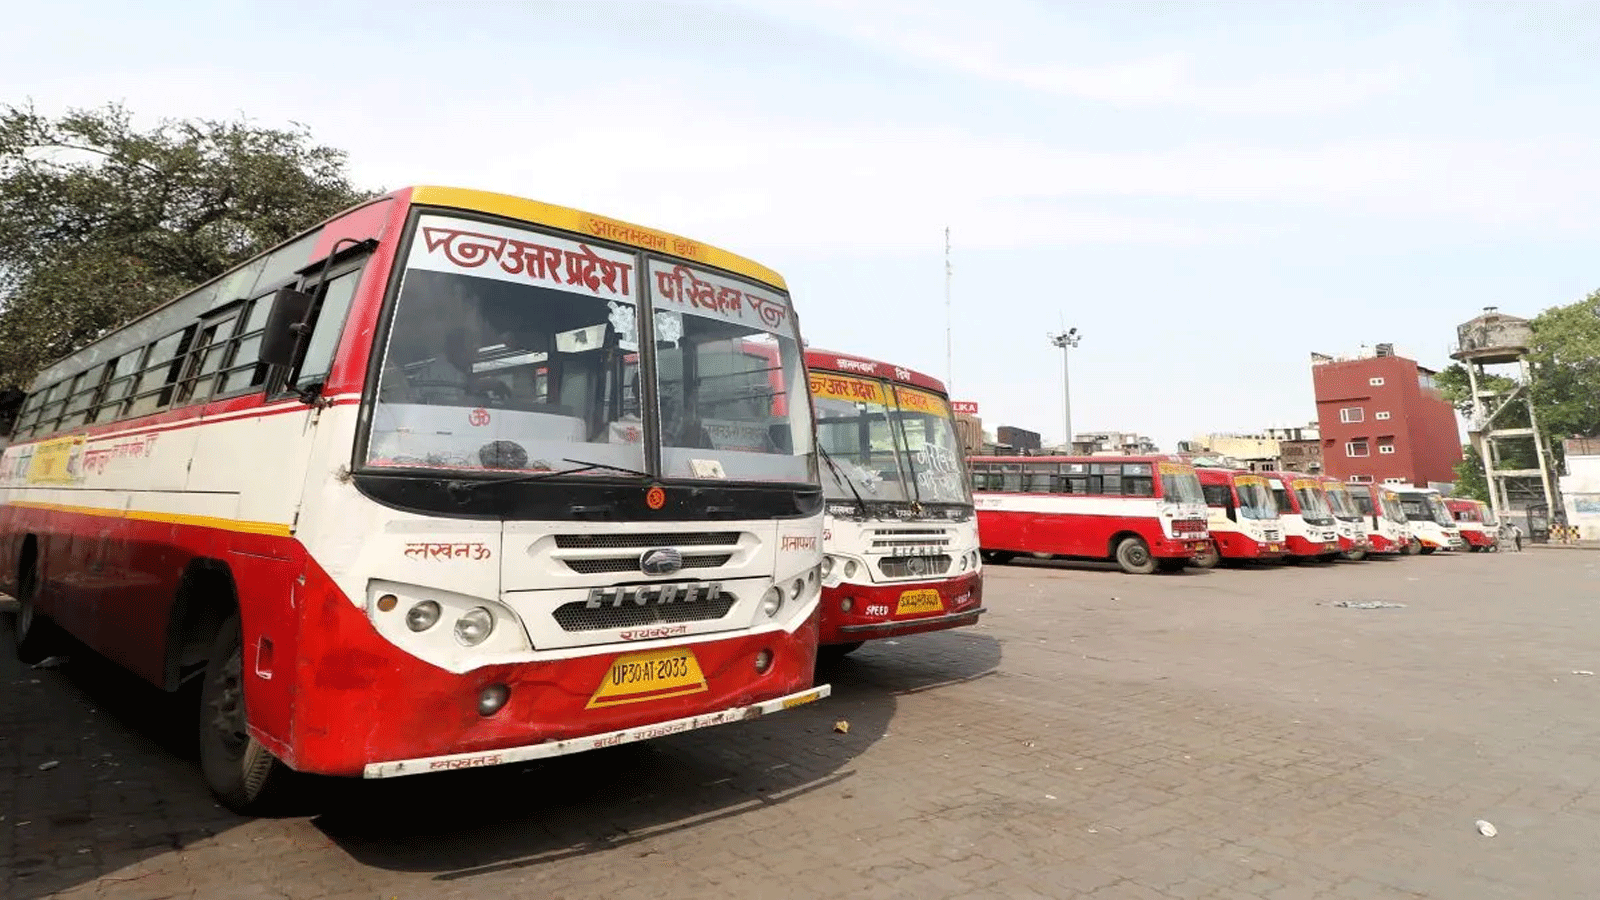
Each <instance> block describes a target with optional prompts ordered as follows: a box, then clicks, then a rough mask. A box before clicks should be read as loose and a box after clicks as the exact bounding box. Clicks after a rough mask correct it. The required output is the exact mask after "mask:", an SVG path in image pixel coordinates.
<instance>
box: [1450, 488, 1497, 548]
mask: <svg viewBox="0 0 1600 900" xmlns="http://www.w3.org/2000/svg"><path fill="white" fill-rule="evenodd" d="M1444 508H1445V509H1447V510H1449V511H1450V516H1451V518H1453V519H1455V520H1456V528H1457V529H1459V530H1460V532H1461V540H1462V542H1463V544H1465V546H1466V548H1467V550H1468V551H1469V552H1472V553H1477V552H1478V551H1480V550H1493V549H1494V548H1495V545H1496V544H1497V543H1499V541H1498V540H1497V531H1496V530H1495V529H1493V528H1491V527H1488V526H1487V525H1486V523H1485V521H1484V520H1485V518H1492V516H1489V517H1486V516H1485V515H1484V512H1485V509H1486V504H1484V503H1481V502H1479V501H1477V500H1470V499H1467V498H1465V497H1445V498H1444Z"/></svg>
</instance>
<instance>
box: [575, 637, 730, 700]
mask: <svg viewBox="0 0 1600 900" xmlns="http://www.w3.org/2000/svg"><path fill="white" fill-rule="evenodd" d="M705 690H709V687H708V686H707V685H706V676H705V673H703V672H701V671H700V661H699V660H698V659H695V656H694V651H693V650H690V649H689V648H687V647H679V648H676V649H671V650H646V651H643V652H640V653H628V654H624V655H622V656H619V657H617V658H616V659H615V660H613V661H612V663H611V668H610V669H608V670H607V671H606V674H605V677H604V678H602V679H601V680H600V686H599V687H597V688H595V691H594V696H593V697H590V698H589V705H588V707H587V708H588V709H594V708H596V707H601V706H620V705H622V704H624V703H643V702H644V701H646V700H664V699H666V698H667V697H681V696H683V695H685V694H698V693H700V692H701V691H705Z"/></svg>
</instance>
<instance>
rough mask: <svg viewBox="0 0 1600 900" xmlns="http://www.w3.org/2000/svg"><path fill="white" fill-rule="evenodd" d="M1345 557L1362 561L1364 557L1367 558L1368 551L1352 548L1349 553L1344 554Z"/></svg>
mask: <svg viewBox="0 0 1600 900" xmlns="http://www.w3.org/2000/svg"><path fill="white" fill-rule="evenodd" d="M1344 558H1345V559H1348V560H1350V561H1351V562H1361V561H1362V560H1363V559H1366V558H1367V551H1365V550H1351V551H1350V552H1349V553H1346V554H1345V555H1344Z"/></svg>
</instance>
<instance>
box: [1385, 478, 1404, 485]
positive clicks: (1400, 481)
mask: <svg viewBox="0 0 1600 900" xmlns="http://www.w3.org/2000/svg"><path fill="white" fill-rule="evenodd" d="M1383 483H1384V484H1405V483H1406V480H1405V479H1404V478H1385V479H1384V480H1383Z"/></svg>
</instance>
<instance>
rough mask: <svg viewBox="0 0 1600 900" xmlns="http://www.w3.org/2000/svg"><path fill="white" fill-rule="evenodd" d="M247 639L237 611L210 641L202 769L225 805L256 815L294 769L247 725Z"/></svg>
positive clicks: (268, 807)
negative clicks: (245, 685)
mask: <svg viewBox="0 0 1600 900" xmlns="http://www.w3.org/2000/svg"><path fill="white" fill-rule="evenodd" d="M243 643H244V638H243V635H242V633H241V632H240V628H239V616H238V615H237V614H234V615H231V616H229V617H228V618H227V620H226V621H224V622H223V623H222V627H221V628H219V629H218V630H217V636H216V637H215V638H214V639H213V640H212V642H211V653H210V655H209V656H208V657H207V659H206V669H205V676H204V680H203V681H202V682H201V685H200V729H199V730H200V734H199V739H200V740H199V743H200V773H201V775H202V776H204V778H205V782H206V786H207V787H209V788H211V792H212V793H213V794H215V795H216V796H217V799H218V800H221V801H222V805H223V806H226V807H227V808H229V809H231V810H233V811H234V812H236V813H238V814H240V815H243V816H254V815H260V814H262V813H264V812H270V811H271V810H272V808H273V807H274V806H275V804H276V802H277V801H278V800H279V799H280V798H281V796H282V794H283V792H284V790H285V783H286V782H287V781H288V780H289V778H288V776H289V774H290V773H289V769H288V767H287V766H285V765H284V764H283V763H281V762H279V761H278V759H277V757H275V756H273V755H272V754H271V753H270V752H269V751H268V750H267V748H265V747H263V746H261V744H260V743H259V742H258V741H257V740H256V739H255V738H253V737H251V736H250V733H249V729H248V727H247V726H246V723H247V722H248V714H247V712H246V710H245V705H244V647H243Z"/></svg>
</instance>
